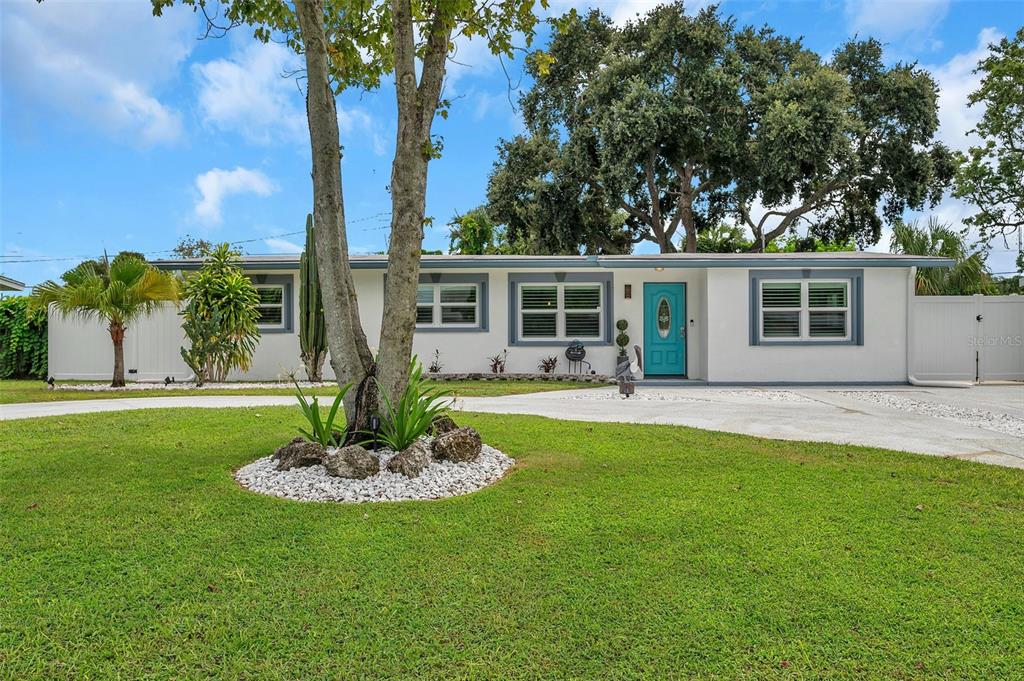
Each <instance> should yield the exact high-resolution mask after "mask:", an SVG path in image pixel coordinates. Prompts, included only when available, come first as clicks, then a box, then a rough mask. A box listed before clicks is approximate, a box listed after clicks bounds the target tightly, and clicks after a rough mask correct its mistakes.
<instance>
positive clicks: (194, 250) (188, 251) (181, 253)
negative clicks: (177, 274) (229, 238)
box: [172, 234, 213, 258]
mask: <svg viewBox="0 0 1024 681" xmlns="http://www.w3.org/2000/svg"><path fill="white" fill-rule="evenodd" d="M212 250H213V243H212V242H210V241H207V240H206V239H197V238H195V237H192V236H189V235H188V234H186V235H185V237H184V238H183V239H182V240H181V241H179V242H178V245H177V246H175V247H174V248H173V249H172V252H173V253H174V255H175V257H178V258H205V257H206V256H207V255H209V253H210V251H212Z"/></svg>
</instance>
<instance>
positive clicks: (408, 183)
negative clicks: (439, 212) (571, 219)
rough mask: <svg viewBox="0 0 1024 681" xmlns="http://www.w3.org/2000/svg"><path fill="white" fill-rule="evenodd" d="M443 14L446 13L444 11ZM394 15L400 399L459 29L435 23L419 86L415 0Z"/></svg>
mask: <svg viewBox="0 0 1024 681" xmlns="http://www.w3.org/2000/svg"><path fill="white" fill-rule="evenodd" d="M435 12H437V13H438V14H440V10H435ZM392 15H393V23H394V32H393V40H394V45H395V98H396V100H397V103H398V136H397V139H396V144H395V158H394V161H393V163H392V165H391V242H390V244H389V247H388V277H387V281H386V282H385V285H384V316H383V319H382V321H381V329H380V355H379V359H378V362H379V371H378V375H379V380H380V385H381V387H382V389H383V390H384V391H385V392H386V394H387V395H388V396H389V397H390V398H391V401H392V402H395V401H397V398H398V397H399V396H400V395H401V393H402V391H403V390H404V389H405V386H406V384H407V383H408V381H409V358H410V357H411V355H412V336H413V331H414V330H415V328H416V287H417V285H418V283H419V272H420V254H421V249H422V247H423V218H424V210H425V208H426V193H427V164H428V162H429V160H430V148H429V146H430V143H431V139H430V129H431V125H432V123H433V121H434V115H435V113H436V112H437V106H438V102H439V100H440V96H441V86H442V83H443V82H444V73H445V60H446V59H447V56H448V41H449V38H450V34H451V26H450V25H449V24H447V23H445V22H443V21H441V20H440V19H438V17H437V16H435V18H434V19H433V20H432V21H431V24H430V28H429V34H428V35H427V46H426V50H425V52H424V55H423V67H422V69H423V70H422V75H421V76H420V82H419V84H418V85H417V83H416V46H415V35H414V33H415V28H414V26H413V16H412V7H411V3H410V0H392ZM332 356H333V353H332Z"/></svg>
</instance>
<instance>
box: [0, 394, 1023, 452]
mask: <svg viewBox="0 0 1024 681" xmlns="http://www.w3.org/2000/svg"><path fill="white" fill-rule="evenodd" d="M294 404H295V398H294V397H290V396H286V395H281V396H274V395H223V396H221V395H210V396H206V395H202V396H188V397H185V396H183V397H139V398H126V399H103V400H76V401H66V402H38V403H33V404H6V405H0V420H8V419H19V418H32V417H38V416H58V415H63V414H85V413H96V412H106V411H122V410H126V409H161V408H168V407H201V408H223V407H267V406H278V405H286V406H291V405H294ZM455 407H456V409H462V410H465V411H479V412H489V413H497V414H536V415H539V416H549V417H551V418H558V419H570V420H576V421H614V422H622V423H659V424H666V425H682V426H692V427H695V428H705V429H708V430H720V431H726V432H730V433H743V434H746V435H757V436H760V437H768V438H775V439H782V440H811V441H825V442H837V443H840V444H860V445H868V446H872V447H884V448H886V449H897V450H903V451H908V452H917V453H921V454H933V455H939V456H955V457H957V458H961V459H969V460H972V461H980V462H982V463H990V464H996V465H1000V466H1011V467H1014V468H1024V384H1016V385H986V386H978V387H975V388H971V389H955V388H914V387H886V388H850V387H833V388H829V387H822V388H817V387H816V388H789V389H786V388H770V389H768V388H766V389H758V388H717V387H714V388H709V387H684V388H650V387H642V386H641V387H639V388H637V394H636V395H635V396H633V397H631V398H629V399H622V398H620V397H619V396H618V394H617V390H616V388H614V387H608V388H593V389H586V390H566V391H556V392H546V393H534V394H531V395H514V396H507V397H467V398H463V399H460V400H459V401H458V403H457V404H456V405H455Z"/></svg>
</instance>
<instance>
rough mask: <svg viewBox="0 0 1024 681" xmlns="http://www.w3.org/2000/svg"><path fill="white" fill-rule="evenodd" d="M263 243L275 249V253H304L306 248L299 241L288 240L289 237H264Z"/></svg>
mask: <svg viewBox="0 0 1024 681" xmlns="http://www.w3.org/2000/svg"><path fill="white" fill-rule="evenodd" d="M263 243H264V244H266V246H267V247H268V248H269V249H270V250H271V251H273V252H274V253H302V251H303V250H304V248H303V247H302V246H300V245H298V244H297V243H294V242H292V241H288V240H287V239H280V238H278V237H270V238H269V239H264V240H263Z"/></svg>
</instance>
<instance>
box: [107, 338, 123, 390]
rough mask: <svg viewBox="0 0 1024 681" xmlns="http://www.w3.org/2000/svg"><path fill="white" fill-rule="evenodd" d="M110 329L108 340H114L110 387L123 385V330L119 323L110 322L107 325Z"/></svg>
mask: <svg viewBox="0 0 1024 681" xmlns="http://www.w3.org/2000/svg"><path fill="white" fill-rule="evenodd" d="M107 330H108V331H110V340H112V341H113V342H114V377H113V379H112V380H111V381H110V387H111V388H123V387H124V332H125V328H124V326H122V325H121V324H118V323H116V322H111V323H110V326H108V327H107Z"/></svg>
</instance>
